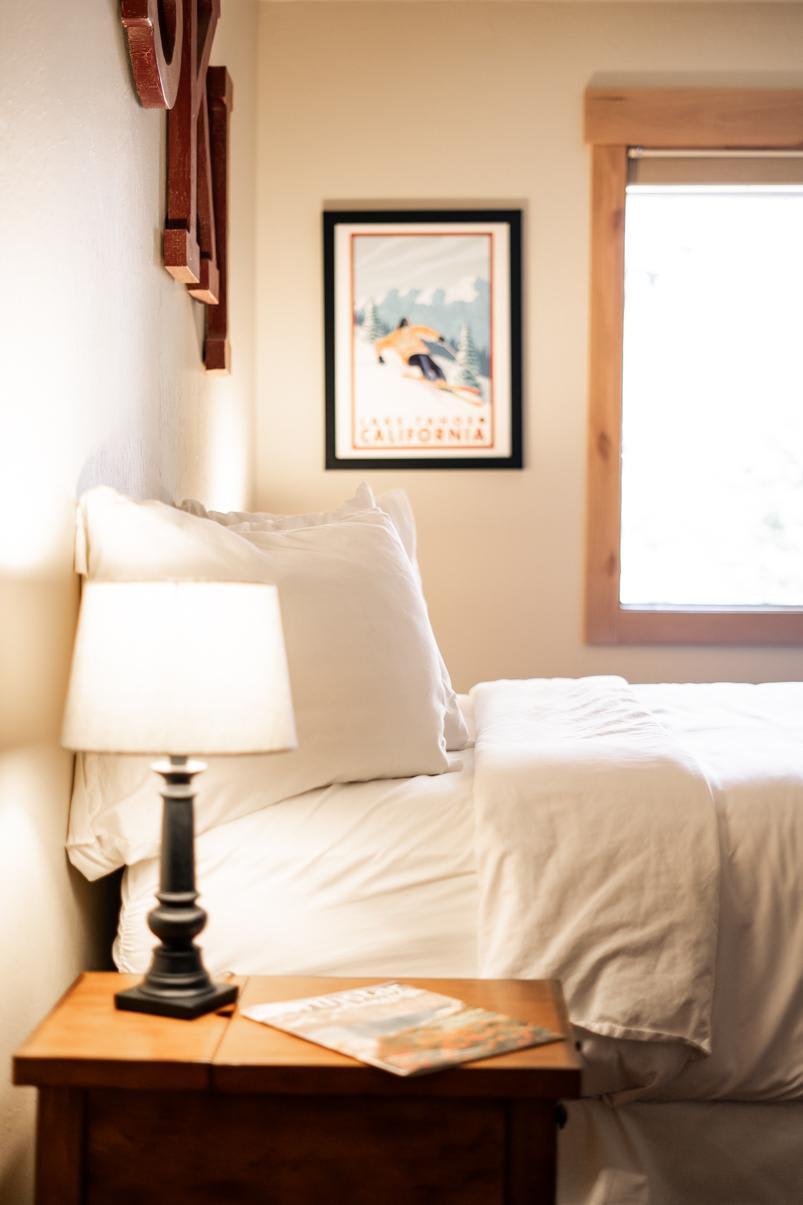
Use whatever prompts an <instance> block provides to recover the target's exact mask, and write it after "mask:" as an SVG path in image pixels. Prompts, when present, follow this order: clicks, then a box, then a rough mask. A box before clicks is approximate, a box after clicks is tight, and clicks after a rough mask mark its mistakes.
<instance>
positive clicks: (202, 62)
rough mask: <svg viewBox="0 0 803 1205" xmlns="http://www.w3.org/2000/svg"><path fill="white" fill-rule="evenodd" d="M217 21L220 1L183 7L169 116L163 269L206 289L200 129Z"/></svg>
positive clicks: (193, 2) (203, 124)
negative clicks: (200, 201) (200, 211)
mask: <svg viewBox="0 0 803 1205" xmlns="http://www.w3.org/2000/svg"><path fill="white" fill-rule="evenodd" d="M219 17H220V0H190V3H187V4H186V5H185V7H184V46H183V51H182V56H181V81H180V83H179V89H178V97H177V99H176V103H175V105H174V106H173V108H172V109H171V110H170V111H169V112H168V114H167V217H166V221H165V231H164V242H163V252H164V265H165V267H166V268H167V270H168V272H169V273H170V275H171V276H172V277H174V279H175V280H180V281H182V282H183V283H184V284H192V285H196V284H199V283H201V285H202V288H203V287H204V286H203V282H202V281H201V247H200V245H199V242H198V233H199V231H198V131H199V129H200V130H201V139H202V141H203V140H204V139H205V138H206V133H205V131H206V123H207V114H206V103H205V101H206V71H207V67H208V65H209V55H210V52H211V49H212V39H213V37H214V36H215V28H216V26H217V23H218V19H219ZM207 163H208V159H207ZM208 283H209V282H208V280H207V285H208ZM200 300H206V298H200Z"/></svg>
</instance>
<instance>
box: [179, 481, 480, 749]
mask: <svg viewBox="0 0 803 1205" xmlns="http://www.w3.org/2000/svg"><path fill="white" fill-rule="evenodd" d="M180 507H181V509H182V510H187V511H189V512H190V513H191V514H195V515H203V516H205V517H207V518H210V519H214V521H215V522H216V523H220V524H222V525H223V526H225V527H229V528H230V529H232V530H233V531H236V532H237V533H238V534H239V535H242V536H244V537H245V538H246V539H250V538H251V536H252V533H255V532H259V531H261V530H270V531H276V530H293V529H295V528H299V527H312V526H316V525H318V524H323V523H333V522H338V521H339V520H341V519H344V518H348V516H350V515H352V514H354V513H357V512H359V511H361V510H371V511H377V510H379V511H382V512H384V513H385V514H386V515H388V517H389V518H390V520H391V522H392V523H393V526H394V527H395V528H396V531H397V533H398V535H399V539H400V540H401V542H402V545H403V547H404V550H405V552H406V553H407V556H408V557H409V560H410V564H411V566H412V569H413V573H414V575H415V579H416V581H417V582H418V585H419V588H420V589H421V591H422V598H423V583H422V581H421V573H420V570H419V568H418V560H417V557H416V546H417V537H416V526H415V516H414V514H413V508H412V506H411V505H410V499H409V497H408V495H407V493H406V492H405V491H404V490H402V489H395V490H389V491H388V492H387V493H384V494H381V495H380V496H379V497H378V498H375V497H374V493H373V490H372V489H371V487H370V486H369V485H368V484H367V483H366V482H364V481H363V482H361V483H360V485H358V487H357V490H356V492H355V494H354V496H353V497H352V498H349V499H347V500H346V501H345V502H344V503H342V504H341V506H339V507H337V508H336V509H335V510H332V511H317V512H311V513H308V514H299V515H281V514H273V513H271V512H268V511H250V512H249V511H227V512H222V511H207V510H206V509H205V507H204V506H203V505H202V503H200V502H197V501H195V500H194V499H185V501H183V502H181V503H180ZM425 605H426V603H425ZM433 639H434V637H433ZM438 658H439V660H440V670H441V681H442V684H443V691H444V696H445V714H444V738H445V741H446V748H447V749H448V750H449V751H450V752H459V751H460V750H461V749H465V747H466V745H467V744H468V741H469V733H468V728H467V726H466V722H465V720H464V718H463V715H462V713H461V711H460V702H459V700H458V697H457V695H456V693H455V691H454V688H453V687H452V680H451V678H450V676H449V671H448V669H447V668H446V662H445V661H444V659H443V655H442V653H441V651H440V649H438Z"/></svg>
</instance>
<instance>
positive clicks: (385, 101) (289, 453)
mask: <svg viewBox="0 0 803 1205" xmlns="http://www.w3.org/2000/svg"><path fill="white" fill-rule="evenodd" d="M801 46H803V5H801V4H794V5H791V4H783V5H771V4H755V5H754V4H745V5H742V4H735V3H729V4H689V3H684V4H677V5H675V4H648V3H639V4H623V5H616V4H605V3H593V4H571V3H565V2H564V3H560V4H548V3H538V4H526V3H512V4H506V3H503V2H496V3H487V4H483V3H467V4H462V3H446V4H437V3H433V4H428V5H421V4H392V3H387V4H385V3H379V2H377V3H371V4H366V3H355V4H348V3H339V2H332V3H329V2H327V3H325V4H306V3H292V4H287V3H267V4H263V5H262V6H261V8H260V73H259V74H260V90H259V162H258V173H259V174H258V181H259V189H258V231H259V237H258V248H257V250H258V255H257V265H258V279H259V292H258V305H257V320H258V329H259V333H260V339H259V343H258V359H257V363H258V370H257V371H258V389H259V393H258V409H259V442H258V497H259V500H260V503H261V505H263V506H266V507H269V508H271V509H277V510H278V509H281V510H284V509H287V510H296V509H306V508H308V507H316V508H317V507H318V506H324V505H328V504H330V503H332V502H334V501H336V500H337V499H338V498H340V497H344V496H345V495H346V494H347V493H348V492H349V491H351V490H352V489H353V486H354V485H355V483H356V482H357V481H358V480H359V479H360V476H361V474H360V473H351V472H340V471H337V472H330V473H325V472H324V469H323V360H322V354H323V353H322V280H321V276H322V272H321V238H320V214H321V210H322V209H323V208H324V207H326V206H327V205H329V206H333V207H336V206H337V205H338V204H340V205H350V204H365V203H366V202H368V203H370V202H373V203H375V205H376V207H377V208H381V207H383V206H388V205H393V204H396V203H398V204H407V205H414V204H422V205H430V204H434V205H437V204H439V203H441V204H444V205H448V204H449V202H450V201H454V202H456V203H462V204H466V203H469V204H471V203H477V204H486V203H487V204H499V205H513V206H515V205H521V206H522V207H523V208H524V211H525V233H524V284H525V291H524V302H525V304H524V343H525V366H524V379H525V391H524V398H525V424H526V437H525V439H526V465H527V467H526V469H525V470H524V471H523V472H521V473H516V472H493V471H483V472H471V471H466V470H463V471H462V472H461V471H454V470H452V471H448V472H435V471H429V472H428V471H407V472H389V471H374V472H370V473H366V474H365V475H366V476H367V477H368V479H369V480H370V481H371V483H372V484H373V485H375V486H376V487H378V488H379V489H388V488H390V487H393V486H398V485H403V486H405V487H406V488H407V489H408V491H409V492H410V494H411V496H412V499H413V503H414V506H415V510H416V514H417V516H418V522H419V530H420V547H421V561H422V569H423V573H424V582H425V586H426V592H427V597H428V599H429V602H430V609H431V613H432V617H433V622H434V624H435V628H436V631H437V633H438V636H439V638H440V641H441V644H442V647H443V650H444V654H445V656H446V660H447V662H448V664H449V666H450V669H451V670H452V674H453V677H454V678H455V680H456V682H457V683H458V684H459V685H460V686H461V687H467V686H468V685H470V684H471V683H473V682H475V681H477V680H479V679H483V678H494V677H502V676H510V677H518V676H522V675H528V674H536V675H541V674H543V675H553V674H558V675H559V674H568V675H576V674H583V673H599V672H618V673H624V674H626V675H628V676H629V677H631V678H632V679H634V680H640V681H645V680H646V681H649V680H653V681H655V680H659V681H660V680H664V679H668V680H684V679H689V680H700V679H703V680H704V679H709V678H725V679H729V678H733V679H747V680H750V679H753V678H775V677H777V678H790V677H800V676H803V651H801V650H800V649H797V650H789V649H772V650H766V651H763V650H751V649H724V648H711V649H666V648H664V649H657V648H656V649H650V648H627V649H626V648H621V649H619V648H614V649H602V648H590V647H587V646H585V645H584V644H583V642H582V634H581V633H582V595H583V538H584V498H585V445H586V373H587V341H588V232H589V178H588V152H587V149H586V147H585V146H584V145H583V141H582V103H583V90H584V88H585V87H586V85H587V84H588V83H589V82H590V81H591V80H592V79H594V78H596V79H598V80H599V81H600V82H613V81H618V82H630V83H636V82H638V83H654V84H676V83H701V84H711V85H717V84H739V83H756V84H773V83H775V84H780V85H783V84H785V85H792V86H797V87H800V86H802V85H803V67H802V66H801V64H802V63H803V60H802V59H801Z"/></svg>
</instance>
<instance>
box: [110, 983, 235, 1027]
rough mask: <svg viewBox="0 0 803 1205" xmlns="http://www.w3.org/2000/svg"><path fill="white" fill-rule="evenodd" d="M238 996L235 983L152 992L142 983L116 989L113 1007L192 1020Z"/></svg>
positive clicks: (226, 1005) (224, 1005)
mask: <svg viewBox="0 0 803 1205" xmlns="http://www.w3.org/2000/svg"><path fill="white" fill-rule="evenodd" d="M236 999H237V986H236V984H227V983H212V984H210V986H209V987H208V988H207V989H205V990H203V991H195V992H181V991H178V992H173V993H172V994H171V993H170V992H160V993H158V994H154V993H153V992H149V991H148V989H147V988H146V987H144V986H142V985H140V986H139V987H130V988H128V989H127V990H126V991H124V992H117V994H116V995H115V997H114V1006H115V1008H120V1009H123V1010H124V1011H125V1012H130V1013H154V1014H155V1015H156V1016H158V1017H180V1018H182V1019H183V1020H185V1021H192V1020H193V1018H194V1017H202V1016H203V1015H204V1013H215V1012H218V1011H219V1010H220V1009H221V1008H227V1007H228V1006H229V1005H230V1004H234V1002H235V1000H236Z"/></svg>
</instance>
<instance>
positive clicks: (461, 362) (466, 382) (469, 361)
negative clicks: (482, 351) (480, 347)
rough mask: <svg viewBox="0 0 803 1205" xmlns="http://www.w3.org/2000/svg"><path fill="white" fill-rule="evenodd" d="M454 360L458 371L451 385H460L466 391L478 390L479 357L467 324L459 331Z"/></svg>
mask: <svg viewBox="0 0 803 1205" xmlns="http://www.w3.org/2000/svg"><path fill="white" fill-rule="evenodd" d="M456 359H457V365H458V371H457V374H456V376H455V378H454V381H453V384H455V385H462V386H464V387H465V388H467V389H479V387H480V382H479V372H480V357H479V353H478V351H477V345H476V343H475V342H474V340H473V338H472V337H471V331H470V329H469V327H468V324H467V323H463V326H462V327H461V329H460V342H459V343H458V346H457V356H456Z"/></svg>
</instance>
